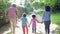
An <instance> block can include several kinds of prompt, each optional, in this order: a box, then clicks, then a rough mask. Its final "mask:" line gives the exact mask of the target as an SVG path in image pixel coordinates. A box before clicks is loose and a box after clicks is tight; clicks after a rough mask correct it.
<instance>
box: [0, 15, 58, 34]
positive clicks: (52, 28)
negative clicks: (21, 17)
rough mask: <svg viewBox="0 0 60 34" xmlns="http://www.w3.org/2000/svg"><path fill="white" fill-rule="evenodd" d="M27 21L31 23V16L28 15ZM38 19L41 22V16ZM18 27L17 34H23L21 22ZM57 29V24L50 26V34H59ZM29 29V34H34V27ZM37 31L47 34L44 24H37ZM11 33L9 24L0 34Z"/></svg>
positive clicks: (39, 33) (38, 33)
mask: <svg viewBox="0 0 60 34" xmlns="http://www.w3.org/2000/svg"><path fill="white" fill-rule="evenodd" d="M38 18H39V19H38ZM27 19H28V21H29V22H30V20H31V15H28V16H27ZM37 19H38V20H40V21H41V16H39V15H37ZM16 25H17V26H16V34H23V32H22V28H21V22H17V24H16ZM57 27H58V26H57V25H56V24H51V25H50V34H57V32H56V28H57ZM28 29H29V34H32V26H30V27H29V28H28ZM5 30H6V31H5ZM3 31H4V32H3ZM36 31H37V34H45V29H44V23H43V24H41V23H37V30H36ZM9 32H10V26H9V24H7V25H5V26H4V27H2V28H1V29H0V34H7V33H9Z"/></svg>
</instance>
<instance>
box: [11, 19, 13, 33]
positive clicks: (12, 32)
mask: <svg viewBox="0 0 60 34" xmlns="http://www.w3.org/2000/svg"><path fill="white" fill-rule="evenodd" d="M10 25H11V26H10V27H11V33H13V23H12V19H10Z"/></svg>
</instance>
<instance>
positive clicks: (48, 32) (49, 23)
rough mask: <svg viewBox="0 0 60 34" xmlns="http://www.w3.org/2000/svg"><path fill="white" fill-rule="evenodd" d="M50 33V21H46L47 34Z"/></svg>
mask: <svg viewBox="0 0 60 34" xmlns="http://www.w3.org/2000/svg"><path fill="white" fill-rule="evenodd" d="M49 33H50V21H48V34H49Z"/></svg>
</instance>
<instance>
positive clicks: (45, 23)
mask: <svg viewBox="0 0 60 34" xmlns="http://www.w3.org/2000/svg"><path fill="white" fill-rule="evenodd" d="M44 25H45V32H46V33H47V26H48V25H47V22H46V21H44Z"/></svg>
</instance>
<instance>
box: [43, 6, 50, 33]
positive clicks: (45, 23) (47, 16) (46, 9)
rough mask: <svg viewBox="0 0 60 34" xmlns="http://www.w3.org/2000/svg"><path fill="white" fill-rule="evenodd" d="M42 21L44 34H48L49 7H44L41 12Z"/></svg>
mask: <svg viewBox="0 0 60 34" xmlns="http://www.w3.org/2000/svg"><path fill="white" fill-rule="evenodd" d="M43 20H44V25H45V31H46V34H49V33H50V29H49V28H50V7H49V6H45V11H44V12H43Z"/></svg>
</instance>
